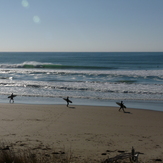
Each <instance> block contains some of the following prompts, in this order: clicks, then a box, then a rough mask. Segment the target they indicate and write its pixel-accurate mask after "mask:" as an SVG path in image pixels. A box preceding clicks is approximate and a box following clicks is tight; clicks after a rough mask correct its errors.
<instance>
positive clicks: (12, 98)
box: [8, 93, 15, 103]
mask: <svg viewBox="0 0 163 163" xmlns="http://www.w3.org/2000/svg"><path fill="white" fill-rule="evenodd" d="M14 97H15V95H14V94H13V93H12V94H11V96H9V97H8V98H10V101H9V102H10V103H11V100H12V103H14Z"/></svg>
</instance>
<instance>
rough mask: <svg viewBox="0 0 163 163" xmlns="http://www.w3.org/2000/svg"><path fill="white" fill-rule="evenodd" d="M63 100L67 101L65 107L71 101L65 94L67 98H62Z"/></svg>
mask: <svg viewBox="0 0 163 163" xmlns="http://www.w3.org/2000/svg"><path fill="white" fill-rule="evenodd" d="M64 100H65V101H66V102H67V107H68V106H69V103H72V101H71V100H69V97H68V96H67V98H64Z"/></svg>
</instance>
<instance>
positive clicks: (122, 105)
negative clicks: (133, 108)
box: [119, 101, 125, 112]
mask: <svg viewBox="0 0 163 163" xmlns="http://www.w3.org/2000/svg"><path fill="white" fill-rule="evenodd" d="M121 109H122V110H123V112H125V111H124V104H123V101H121V103H120V108H119V111H120V110H121Z"/></svg>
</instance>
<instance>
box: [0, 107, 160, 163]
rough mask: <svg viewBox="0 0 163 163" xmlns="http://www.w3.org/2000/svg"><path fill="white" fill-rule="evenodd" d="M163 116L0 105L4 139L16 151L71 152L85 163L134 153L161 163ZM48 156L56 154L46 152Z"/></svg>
mask: <svg viewBox="0 0 163 163" xmlns="http://www.w3.org/2000/svg"><path fill="white" fill-rule="evenodd" d="M162 137H163V112H158V111H149V110H139V109H131V108H127V109H126V113H123V112H119V111H118V108H117V107H104V106H103V107H100V106H74V105H71V106H70V107H69V108H68V107H66V105H30V104H0V139H1V141H2V142H11V143H13V146H14V148H19V147H20V148H26V147H30V148H33V149H34V148H44V149H45V147H46V146H50V147H52V148H53V149H55V151H60V150H63V149H64V150H65V151H72V153H73V155H75V156H76V157H78V158H81V159H88V158H92V159H94V160H101V159H107V158H108V157H113V156H116V155H117V154H120V153H119V152H118V151H126V152H130V151H131V148H132V146H133V147H134V148H135V150H136V151H138V152H141V153H144V154H141V155H140V156H139V158H140V159H141V160H144V161H148V162H149V161H152V160H153V159H162V160H163V139H162ZM47 152H52V151H51V150H50V149H49V150H48V149H47Z"/></svg>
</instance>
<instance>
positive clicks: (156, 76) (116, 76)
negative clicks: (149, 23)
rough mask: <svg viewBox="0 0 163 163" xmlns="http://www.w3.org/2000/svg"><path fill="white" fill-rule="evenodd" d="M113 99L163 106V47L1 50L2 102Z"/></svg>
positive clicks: (156, 107) (96, 101) (103, 101)
mask: <svg viewBox="0 0 163 163" xmlns="http://www.w3.org/2000/svg"><path fill="white" fill-rule="evenodd" d="M11 93H14V94H16V95H17V97H16V98H15V102H17V103H37V104H38V103H41V104H63V103H65V101H63V100H62V98H64V97H67V96H69V97H70V99H72V100H73V102H74V104H88V105H89V104H90V105H105V106H106V105H112V106H116V104H115V102H117V101H121V100H123V101H124V102H125V103H126V105H129V107H130V106H131V107H136V108H147V109H153V110H162V111H163V105H162V104H163V52H112V53H111V52H89V53H88V52H11V53H8V52H1V53H0V102H4V103H5V102H8V99H7V96H8V95H10V94H11Z"/></svg>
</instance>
